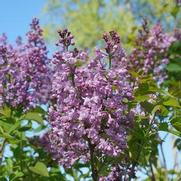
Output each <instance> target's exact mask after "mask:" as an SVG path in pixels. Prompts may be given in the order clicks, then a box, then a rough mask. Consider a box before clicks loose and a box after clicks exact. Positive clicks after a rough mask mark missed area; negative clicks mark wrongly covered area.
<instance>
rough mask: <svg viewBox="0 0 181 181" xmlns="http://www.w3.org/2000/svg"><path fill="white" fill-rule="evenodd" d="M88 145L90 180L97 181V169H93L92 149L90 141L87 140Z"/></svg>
mask: <svg viewBox="0 0 181 181" xmlns="http://www.w3.org/2000/svg"><path fill="white" fill-rule="evenodd" d="M88 145H89V150H90V162H91V170H92V179H93V181H98V172H97V169H96V168H95V164H94V147H93V145H92V144H91V141H90V139H88Z"/></svg>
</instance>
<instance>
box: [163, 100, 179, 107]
mask: <svg viewBox="0 0 181 181" xmlns="http://www.w3.org/2000/svg"><path fill="white" fill-rule="evenodd" d="M163 105H165V106H172V107H178V108H180V107H181V106H180V104H179V102H178V100H177V99H176V98H170V99H169V100H167V101H165V102H163Z"/></svg>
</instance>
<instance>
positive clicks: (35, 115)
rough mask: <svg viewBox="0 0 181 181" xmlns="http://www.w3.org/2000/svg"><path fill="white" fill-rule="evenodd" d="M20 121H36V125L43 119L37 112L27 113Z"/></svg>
mask: <svg viewBox="0 0 181 181" xmlns="http://www.w3.org/2000/svg"><path fill="white" fill-rule="evenodd" d="M20 119H21V120H31V121H37V122H38V123H42V122H43V117H42V115H41V114H40V113H37V112H28V113H26V114H25V115H23V116H22V117H21V118H20Z"/></svg>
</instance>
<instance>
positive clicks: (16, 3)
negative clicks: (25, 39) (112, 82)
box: [0, 0, 46, 41]
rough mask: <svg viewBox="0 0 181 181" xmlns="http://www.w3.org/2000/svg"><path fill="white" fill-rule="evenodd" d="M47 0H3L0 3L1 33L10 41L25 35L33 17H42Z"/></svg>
mask: <svg viewBox="0 0 181 181" xmlns="http://www.w3.org/2000/svg"><path fill="white" fill-rule="evenodd" d="M45 2H46V1H45V0H2V1H1V4H0V34H2V33H3V32H5V33H6V34H7V36H8V38H9V40H10V41H14V40H15V39H16V37H17V36H18V35H20V36H24V34H25V33H26V32H27V31H28V28H29V24H30V22H31V19H32V18H33V17H40V15H41V10H42V7H43V5H44V4H45Z"/></svg>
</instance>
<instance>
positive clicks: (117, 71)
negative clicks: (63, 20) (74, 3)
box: [44, 31, 133, 167]
mask: <svg viewBox="0 0 181 181" xmlns="http://www.w3.org/2000/svg"><path fill="white" fill-rule="evenodd" d="M62 32H64V31H62ZM67 33H68V34H69V35H70V33H69V32H67ZM113 34H114V35H113ZM115 35H116V33H115V32H114V33H113V32H110V35H108V34H107V35H104V39H105V42H106V52H103V51H97V54H96V56H95V58H94V59H89V58H88V56H87V54H86V52H82V51H76V52H77V53H75V49H74V50H73V51H71V50H68V47H67V44H65V43H63V42H66V41H64V40H63V38H64V37H63V36H61V34H60V38H61V39H60V41H59V42H62V44H61V47H66V49H65V48H63V49H61V50H62V51H59V52H57V53H55V55H54V59H53V63H54V65H55V66H54V67H55V71H54V74H53V79H52V92H51V102H52V104H51V106H50V108H49V120H50V123H51V127H52V129H51V131H50V132H49V133H48V134H47V135H45V137H44V138H46V139H48V141H49V145H48V146H49V151H50V152H51V153H52V154H53V156H54V158H55V159H57V160H58V161H59V163H61V164H63V165H64V166H66V167H68V166H71V165H73V164H74V163H75V161H77V160H82V161H88V160H90V158H91V153H90V151H91V150H92V152H93V153H94V154H95V155H96V156H98V155H99V156H103V155H109V156H118V155H119V154H121V153H122V152H123V150H124V149H125V148H126V146H127V143H126V136H127V130H128V129H129V128H130V127H131V125H132V122H133V114H132V113H131V112H130V111H129V109H128V105H127V104H126V102H128V101H129V100H132V98H133V92H132V91H133V90H132V87H131V85H130V83H129V74H128V71H127V59H126V57H125V56H124V54H123V53H122V54H120V52H122V48H121V46H120V42H119V41H117V40H118V38H119V37H117V36H115ZM105 37H106V38H105ZM69 44H71V42H69ZM112 47H114V48H113V49H114V50H113V49H112ZM110 51H111V52H110ZM110 53H111V59H110ZM120 55H121V56H120ZM105 58H108V59H109V61H111V62H112V63H111V67H109V69H107V68H106V67H105V66H104V60H105Z"/></svg>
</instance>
